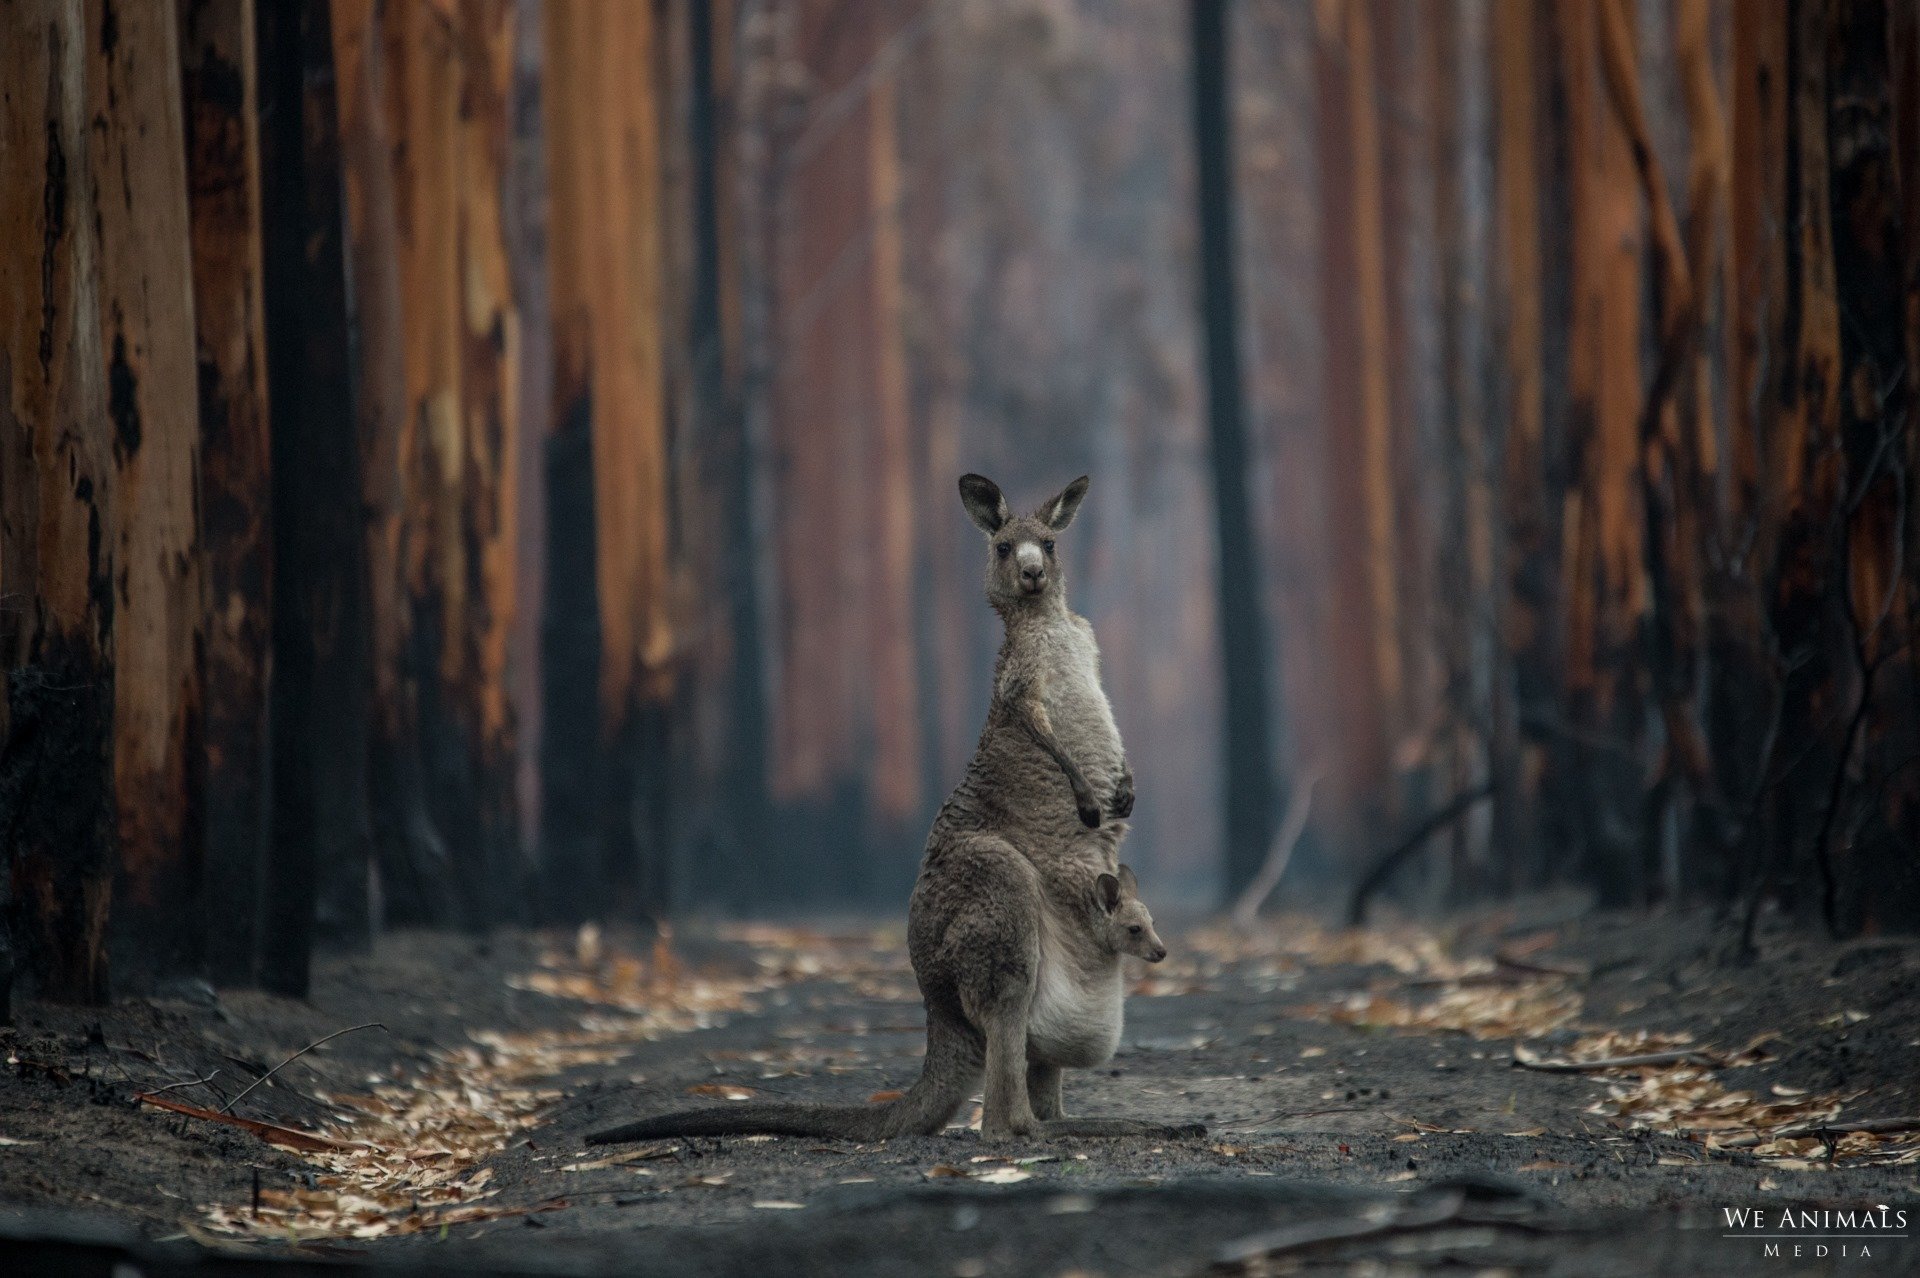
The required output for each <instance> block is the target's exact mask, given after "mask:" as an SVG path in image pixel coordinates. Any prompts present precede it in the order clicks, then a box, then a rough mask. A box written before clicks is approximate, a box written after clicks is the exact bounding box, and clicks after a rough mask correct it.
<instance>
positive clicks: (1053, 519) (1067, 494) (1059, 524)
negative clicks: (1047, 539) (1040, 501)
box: [1038, 475, 1090, 532]
mask: <svg viewBox="0 0 1920 1278" xmlns="http://www.w3.org/2000/svg"><path fill="white" fill-rule="evenodd" d="M1089 482H1090V481H1089V480H1088V479H1087V477H1086V476H1085V475H1082V476H1080V478H1078V479H1076V480H1074V481H1073V482H1072V483H1071V484H1068V485H1067V486H1066V487H1065V488H1062V489H1061V490H1060V492H1059V495H1058V496H1056V497H1054V499H1053V500H1052V501H1049V502H1048V503H1047V504H1046V505H1044V506H1042V507H1040V510H1039V512H1038V513H1039V516H1040V522H1041V523H1043V524H1045V525H1046V526H1047V527H1049V528H1051V529H1053V530H1054V531H1055V532H1059V531H1060V530H1061V529H1062V528H1065V527H1066V526H1067V525H1068V524H1070V523H1072V522H1073V516H1074V512H1075V511H1077V510H1079V509H1080V503H1081V501H1083V500H1084V499H1085V498H1086V495H1087V484H1088V483H1089Z"/></svg>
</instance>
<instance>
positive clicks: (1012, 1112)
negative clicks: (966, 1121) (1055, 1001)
mask: <svg viewBox="0 0 1920 1278" xmlns="http://www.w3.org/2000/svg"><path fill="white" fill-rule="evenodd" d="M985 1028H986V1031H987V1087H986V1096H985V1098H984V1103H983V1104H982V1107H981V1108H982V1113H981V1116H980V1135H981V1136H982V1137H983V1138H984V1139H986V1140H1007V1139H1010V1138H1013V1137H1019V1136H1035V1135H1038V1134H1039V1131H1040V1120H1039V1119H1038V1118H1036V1117H1034V1113H1033V1101H1032V1098H1031V1097H1029V1096H1028V1094H1027V1018H1026V1012H1025V1009H1024V1008H1013V1007H1003V1008H1001V1009H997V1014H996V1015H995V1016H994V1017H993V1018H992V1019H991V1020H989V1021H988V1023H987V1025H986V1027H985Z"/></svg>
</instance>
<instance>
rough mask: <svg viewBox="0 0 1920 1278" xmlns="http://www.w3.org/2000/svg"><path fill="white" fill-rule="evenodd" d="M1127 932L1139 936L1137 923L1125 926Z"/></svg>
mask: <svg viewBox="0 0 1920 1278" xmlns="http://www.w3.org/2000/svg"><path fill="white" fill-rule="evenodd" d="M1127 931H1129V932H1131V933H1132V934H1133V935H1135V936H1138V935H1140V925H1139V924H1138V923H1130V924H1128V925H1127Z"/></svg>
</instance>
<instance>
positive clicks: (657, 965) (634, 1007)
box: [143, 924, 904, 1242]
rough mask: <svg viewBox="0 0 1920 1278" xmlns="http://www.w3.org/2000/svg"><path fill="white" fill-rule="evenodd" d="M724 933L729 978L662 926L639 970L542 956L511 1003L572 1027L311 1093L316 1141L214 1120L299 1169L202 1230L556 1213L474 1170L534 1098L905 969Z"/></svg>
mask: <svg viewBox="0 0 1920 1278" xmlns="http://www.w3.org/2000/svg"><path fill="white" fill-rule="evenodd" d="M733 931H734V932H736V933H737V935H736V936H734V937H733V938H731V939H736V940H739V941H743V942H745V943H746V944H748V945H749V946H751V947H753V951H752V952H753V962H752V964H751V966H749V967H747V968H746V969H744V970H742V971H739V972H726V971H707V970H695V969H693V968H690V967H688V966H687V965H685V964H683V963H682V962H681V961H680V960H679V958H678V956H677V955H676V954H675V953H674V951H673V947H672V934H671V932H670V931H668V930H667V929H665V928H662V930H661V933H660V937H659V939H658V940H657V942H656V943H655V945H654V947H653V950H652V952H651V954H649V955H648V956H646V957H645V958H642V957H640V956H638V955H634V954H630V953H627V952H624V951H623V950H621V949H619V948H617V947H615V946H613V945H611V944H609V943H608V942H607V940H606V939H605V938H604V936H603V935H602V934H601V932H600V929H599V928H598V927H596V926H594V925H592V924H589V925H587V926H585V927H582V928H581V929H580V930H579V931H578V932H577V933H575V934H574V935H573V936H572V937H571V938H569V940H570V944H569V943H562V942H556V943H554V944H551V945H549V946H548V947H547V948H546V949H545V950H544V951H543V953H542V954H541V957H540V961H539V964H538V966H537V968H536V969H535V970H534V971H531V972H527V973H523V974H521V975H519V976H516V977H512V978H509V981H508V983H509V984H510V985H511V986H513V987H514V988H516V989H523V990H527V991H530V992H534V993H539V994H544V995H547V996H549V997H553V998H562V999H569V1000H573V1001H575V1002H579V1003H584V1004H588V1005H590V1006H591V1007H592V1008H593V1009H595V1010H593V1011H590V1012H587V1013H584V1014H582V1015H581V1016H580V1017H579V1018H578V1021H577V1025H578V1028H577V1029H571V1030H559V1031H543V1032H536V1033H525V1034H509V1033H503V1032H500V1031H494V1030H479V1031H471V1032H470V1034H469V1038H470V1040H471V1041H470V1042H469V1043H467V1044H464V1045H462V1046H458V1047H454V1048H437V1049H432V1050H430V1051H429V1052H428V1053H427V1058H428V1062H429V1063H428V1064H427V1066H426V1067H425V1068H424V1069H420V1070H417V1071H414V1072H411V1073H405V1074H403V1073H401V1072H400V1071H399V1070H398V1069H397V1068H396V1070H395V1071H394V1073H393V1074H392V1076H390V1077H383V1076H380V1075H370V1076H369V1077H368V1078H367V1080H366V1083H367V1089H366V1090H365V1091H364V1092H362V1093H357V1094H350V1095H336V1094H327V1093H320V1094H318V1098H319V1099H320V1100H322V1101H324V1102H325V1103H327V1104H328V1105H330V1106H331V1107H332V1109H333V1111H334V1113H335V1115H336V1116H337V1117H336V1119H335V1121H334V1122H332V1123H331V1124H330V1125H329V1129H328V1130H326V1131H319V1132H299V1131H295V1130H294V1129H281V1128H278V1127H277V1126H275V1125H273V1124H264V1123H256V1122H254V1121H253V1120H240V1119H236V1118H235V1117H234V1116H232V1115H216V1116H214V1117H216V1118H218V1119H219V1120H220V1121H229V1122H233V1123H234V1124H235V1125H237V1126H242V1127H247V1128H249V1129H265V1130H257V1131H256V1134H258V1135H261V1136H262V1137H263V1138H264V1139H268V1140H271V1141H273V1142H274V1143H276V1144H281V1145H283V1146H285V1147H291V1148H295V1149H296V1150H297V1151H298V1152H299V1153H300V1155H301V1156H302V1157H303V1158H304V1159H305V1160H306V1161H307V1162H308V1163H309V1164H310V1165H311V1166H312V1167H313V1168H314V1171H313V1172H312V1173H310V1174H309V1175H307V1176H306V1177H304V1178H303V1180H302V1181H301V1182H300V1183H298V1184H296V1185H294V1186H291V1187H270V1188H266V1187H263V1188H261V1189H260V1190H259V1192H258V1194H257V1195H255V1196H254V1198H253V1200H252V1201H250V1202H248V1203H244V1204H240V1205H234V1204H228V1203H215V1204H211V1205H208V1206H207V1207H206V1208H205V1209H204V1210H205V1213H206V1214H205V1219H204V1224H205V1227H206V1228H207V1229H209V1230H210V1231H212V1232H214V1233H218V1234H224V1235H230V1236H237V1237H241V1238H257V1239H271V1240H274V1241H281V1242H285V1241H292V1242H308V1241H314V1240H320V1239H372V1238H380V1237H385V1236H390V1235H403V1234H415V1233H421V1232H424V1231H431V1230H439V1229H442V1228H444V1227H446V1226H449V1225H455V1224H464V1223H469V1222H474V1221H482V1220H492V1219H499V1218H502V1217H508V1216H519V1215H526V1214H531V1213H535V1212H542V1211H551V1210H557V1209H559V1208H561V1207H564V1206H566V1205H567V1200H566V1199H565V1198H564V1197H560V1196H556V1197H554V1198H551V1199H548V1200H545V1201H544V1202H541V1203H538V1204H535V1205H533V1206H509V1205H504V1204H501V1203H498V1202H497V1201H493V1200H494V1198H495V1195H496V1193H497V1190H496V1189H494V1188H492V1187H491V1186H490V1181H491V1179H492V1175H493V1172H492V1169H491V1168H489V1167H484V1166H481V1164H482V1163H484V1162H485V1161H486V1160H487V1159H488V1158H491V1157H493V1156H494V1155H496V1154H498V1153H499V1152H501V1151H502V1150H504V1149H505V1148H506V1147H507V1146H508V1145H509V1144H510V1143H511V1142H512V1141H513V1140H514V1139H515V1138H517V1137H518V1136H519V1135H520V1134H521V1133H522V1132H524V1131H526V1130H527V1129H528V1128H530V1127H532V1126H533V1125H534V1124H535V1123H536V1122H537V1121H538V1118H539V1115H540V1113H541V1111H542V1110H543V1109H545V1108H546V1107H547V1106H548V1105H549V1104H551V1103H552V1102H554V1101H556V1100H558V1099H559V1098H560V1097H561V1095H562V1093H561V1092H560V1091H559V1090H557V1089H555V1088H553V1087H551V1086H543V1084H545V1083H547V1082H548V1081H549V1080H552V1079H555V1078H558V1077H559V1076H561V1075H563V1074H565V1073H566V1072H568V1071H569V1070H572V1069H576V1068H579V1067H582V1066H587V1065H599V1064H610V1063H614V1062H617V1061H619V1060H620V1059H622V1058H623V1057H625V1056H627V1055H629V1054H630V1053H631V1052H632V1051H633V1050H634V1049H635V1048H636V1047H637V1046H638V1045H639V1044H640V1043H643V1042H646V1041H649V1040H652V1039H656V1038H660V1037H663V1036H667V1035H672V1034H681V1033H687V1032H689V1031H692V1030H698V1029H706V1028H710V1027H713V1026H716V1025H719V1024H721V1023H723V1021H724V1019H725V1018H726V1017H727V1016H729V1015H733V1014H737V1013H741V1012H745V1011H751V1010H753V1009H754V1006H755V1005H754V999H755V997H756V996H758V995H760V994H763V993H766V992H768V991H770V990H773V989H776V988H778V987H780V986H783V985H786V984H790V983H792V982H794V981H796V980H803V979H814V978H828V979H836V980H843V981H846V982H848V983H850V984H854V985H855V986H856V988H865V989H867V990H869V991H871V990H877V989H882V988H885V989H892V985H891V984H890V982H892V981H893V980H895V979H896V978H897V975H898V970H900V969H901V968H903V967H904V960H903V959H901V958H899V957H898V954H897V951H898V949H899V947H898V946H897V945H891V944H890V943H889V942H888V941H887V939H886V938H885V937H884V936H883V935H879V934H876V935H875V936H870V937H864V938H845V937H831V936H826V935H823V934H820V933H813V932H808V931H805V930H802V929H775V928H767V927H758V926H749V927H740V928H736V929H733ZM867 996H868V997H881V996H882V995H880V994H874V993H869V994H868V995H867ZM691 1090H693V1091H694V1092H696V1093H701V1094H708V1095H713V1096H718V1097H724V1098H728V1099H741V1098H744V1097H746V1096H751V1095H752V1094H753V1092H752V1089H750V1088H746V1087H740V1086H735V1085H731V1084H703V1085H700V1086H697V1087H695V1088H693V1089H691ZM143 1099H145V1100H147V1101H148V1103H151V1104H156V1105H160V1106H161V1107H163V1108H167V1109H170V1110H179V1111H180V1112H185V1111H186V1110H188V1109H191V1108H193V1107H190V1106H183V1105H181V1104H180V1103H178V1102H172V1101H171V1099H170V1098H167V1097H160V1098H152V1097H146V1098H143ZM195 1116H199V1115H195ZM669 1152H670V1148H669V1147H667V1146H650V1147H648V1148H646V1149H642V1150H635V1151H628V1152H626V1153H624V1154H621V1155H616V1156H612V1157H608V1158H604V1159H593V1160H586V1161H580V1162H572V1163H568V1164H566V1165H565V1166H563V1167H562V1168H560V1170H561V1171H563V1172H585V1171H590V1170H596V1169H601V1168H615V1167H619V1168H625V1169H627V1170H628V1171H629V1172H631V1173H634V1174H638V1175H650V1174H651V1173H650V1172H649V1171H648V1170H647V1169H645V1168H642V1167H638V1166H635V1164H638V1163H642V1162H646V1161H649V1160H652V1159H655V1158H660V1157H664V1156H667V1154H668V1153H669ZM726 1184H727V1181H726V1179H725V1178H724V1177H714V1176H695V1177H693V1178H691V1179H690V1180H687V1181H686V1182H684V1185H685V1186H686V1187H690V1188H721V1187H724V1186H726ZM782 1206H784V1204H782Z"/></svg>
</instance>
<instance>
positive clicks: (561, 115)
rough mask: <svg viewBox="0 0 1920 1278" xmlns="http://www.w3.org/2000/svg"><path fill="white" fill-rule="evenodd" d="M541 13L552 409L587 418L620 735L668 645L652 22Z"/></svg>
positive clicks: (607, 695)
mask: <svg viewBox="0 0 1920 1278" xmlns="http://www.w3.org/2000/svg"><path fill="white" fill-rule="evenodd" d="M548 22H549V25H548V29H547V38H548V56H549V66H550V68H551V69H550V72H549V75H548V79H547V87H548V90H549V95H550V96H549V113H548V120H549V122H550V124H549V129H548V137H549V139H550V142H551V150H550V171H551V174H552V184H553V217H554V225H555V228H556V229H555V234H554V237H553V258H552V262H553V326H554V379H555V385H554V395H555V406H556V413H557V414H558V415H559V416H561V417H565V416H567V415H568V414H569V413H571V412H576V411H580V410H581V408H582V406H585V407H586V408H587V410H588V411H590V412H591V416H592V443H593V458H594V461H593V473H594V486H593V510H594V529H595V538H594V557H595V573H596V576H595V581H596V584H597V587H598V600H599V611H600V636H601V638H600V643H601V662H600V707H601V713H602V715H603V721H602V726H603V730H604V731H605V732H606V733H607V734H609V736H618V735H619V734H620V733H621V732H622V731H624V730H625V728H626V725H627V724H628V723H629V722H630V720H631V718H632V716H633V714H634V713H635V711H636V709H637V707H638V705H639V704H640V702H642V701H644V700H655V699H658V698H659V697H661V696H662V695H664V693H665V691H666V687H667V677H668V665H669V659H670V657H671V656H672V650H673V631H672V627H671V625H670V623H669V614H668V600H667V589H666V585H667V573H666V540H667V539H666V501H665V480H666V476H665V455H664V449H663V442H664V441H663V425H664V422H663V406H662V394H663V392H662V372H661V350H660V270H661V265H660V253H661V246H660V141H659V128H660V124H659V118H658V105H657V102H656V99H655V92H654V86H653V83H652V77H651V75H650V74H649V72H650V71H651V69H652V68H653V66H654V51H653V44H654V28H653V16H652V13H651V10H650V9H649V8H648V7H647V6H645V5H631V6H628V5H599V4H591V3H585V2H583V0H562V2H560V3H556V4H554V5H553V6H552V7H551V10H550V13H549V18H548ZM636 78H637V79H638V82H636ZM556 570H561V569H560V567H559V566H558V565H556Z"/></svg>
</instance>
